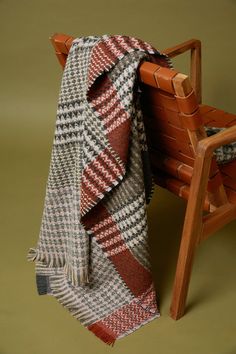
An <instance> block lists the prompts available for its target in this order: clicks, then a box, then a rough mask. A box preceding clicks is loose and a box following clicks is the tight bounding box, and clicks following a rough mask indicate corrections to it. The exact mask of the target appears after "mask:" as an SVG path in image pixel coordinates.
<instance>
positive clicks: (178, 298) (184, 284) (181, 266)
mask: <svg viewBox="0 0 236 354" xmlns="http://www.w3.org/2000/svg"><path fill="white" fill-rule="evenodd" d="M188 203H189V202H188ZM190 204H191V203H190ZM186 214H187V213H186ZM197 214H198V215H197ZM194 215H195V218H197V219H198V221H199V227H198V228H197V229H196V228H195V226H194V225H193V224H189V223H188V218H187V215H186V216H185V222H184V225H185V226H184V227H183V232H182V237H181V244H180V250H179V255H178V261H177V267H176V274H175V281H174V286H173V292H172V302H171V307H170V316H171V317H172V318H173V319H174V320H178V319H179V318H181V317H182V316H183V315H184V312H185V304H186V299H187V294H188V288H189V283H190V278H191V271H192V266H193V260H194V254H195V250H196V248H197V244H198V240H199V239H200V234H201V226H202V220H201V219H202V210H198V211H196V210H195V211H194Z"/></svg>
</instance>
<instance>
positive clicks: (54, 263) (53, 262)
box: [27, 247, 89, 286]
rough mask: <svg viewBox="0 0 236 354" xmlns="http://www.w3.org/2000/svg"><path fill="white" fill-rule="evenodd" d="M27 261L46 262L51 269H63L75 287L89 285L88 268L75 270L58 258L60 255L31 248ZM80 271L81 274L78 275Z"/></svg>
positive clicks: (64, 260)
mask: <svg viewBox="0 0 236 354" xmlns="http://www.w3.org/2000/svg"><path fill="white" fill-rule="evenodd" d="M27 260H28V261H31V262H34V261H41V262H46V263H47V265H48V266H49V267H56V268H61V267H63V269H64V273H65V274H66V275H67V277H68V279H69V281H70V282H71V284H72V285H73V286H79V285H85V284H87V283H89V275H88V270H87V269H86V268H79V269H77V268H75V267H72V265H71V264H69V263H67V262H66V259H65V258H63V257H58V255H55V256H52V255H51V254H48V253H43V252H40V251H39V250H36V249H35V248H32V247H30V249H29V251H28V254H27ZM78 271H79V274H78Z"/></svg>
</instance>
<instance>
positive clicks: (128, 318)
mask: <svg viewBox="0 0 236 354" xmlns="http://www.w3.org/2000/svg"><path fill="white" fill-rule="evenodd" d="M143 60H148V61H152V62H154V63H157V64H159V65H162V66H166V67H169V68H172V64H171V61H170V59H169V58H168V57H167V56H166V55H165V54H161V53H160V52H159V51H157V50H156V49H155V48H153V47H152V46H151V45H149V44H147V43H145V42H143V41H141V40H139V39H137V38H133V37H128V36H121V35H112V36H109V35H103V36H101V37H98V36H88V37H78V38H76V39H74V40H73V42H72V45H71V48H70V51H69V54H68V57H67V61H66V66H65V68H64V72H63V76H62V81H61V89H60V94H59V100H58V108H57V116H56V124H55V135H54V141H53V147H52V153H51V162H50V169H49V175H48V180H47V186H46V195H45V202H44V209H43V216H42V224H41V228H40V234H39V238H38V243H37V245H36V247H34V248H32V247H31V248H30V249H29V251H28V254H27V259H28V260H29V261H35V271H36V284H37V291H38V294H39V295H43V294H48V295H52V296H54V297H55V298H56V299H57V300H58V301H59V303H60V304H61V305H62V306H64V307H65V308H66V309H67V310H68V311H70V313H71V315H72V316H74V317H75V318H77V319H78V320H79V321H80V322H81V324H83V325H84V326H86V327H87V328H88V329H89V330H90V331H92V332H93V333H94V334H95V335H97V336H98V337H99V338H100V339H101V340H103V341H104V342H105V343H107V344H114V342H115V340H116V339H118V338H122V337H124V336H126V335H128V334H130V333H132V332H133V331H135V330H136V329H138V328H139V327H140V326H142V325H144V324H146V323H148V322H149V321H151V320H153V319H155V318H157V317H159V316H160V313H159V310H158V307H157V303H156V293H155V289H154V286H153V279H152V274H151V267H150V259H149V247H148V239H147V234H148V232H147V231H148V227H147V205H148V204H149V202H150V200H151V197H152V194H153V190H154V179H153V175H152V171H151V168H150V161H149V158H148V156H149V155H148V148H147V144H146V135H145V128H144V123H143V117H142V111H141V108H140V89H139V84H138V79H137V69H138V66H139V65H140V63H141V61H143ZM210 129H211V131H210V133H211V134H213V133H214V132H215V131H214V128H210ZM216 129H218V128H216ZM220 153H221V152H220ZM219 157H220V158H221V160H222V155H221V156H220V155H219Z"/></svg>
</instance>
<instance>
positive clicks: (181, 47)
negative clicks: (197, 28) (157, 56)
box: [162, 39, 202, 104]
mask: <svg viewBox="0 0 236 354" xmlns="http://www.w3.org/2000/svg"><path fill="white" fill-rule="evenodd" d="M187 50H191V65H190V80H191V84H192V86H193V89H194V91H195V94H196V96H197V100H198V103H199V104H200V103H201V102H202V79H201V73H202V68H201V66H202V65H201V41H200V40H198V39H190V40H188V41H186V42H183V43H181V44H178V45H176V46H174V47H170V48H167V49H165V50H163V51H162V52H163V53H164V54H167V55H168V56H169V57H170V58H173V57H175V56H177V55H179V54H182V53H184V52H186V51H187Z"/></svg>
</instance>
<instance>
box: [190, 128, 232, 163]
mask: <svg viewBox="0 0 236 354" xmlns="http://www.w3.org/2000/svg"><path fill="white" fill-rule="evenodd" d="M233 141H236V125H233V126H232V127H229V128H227V129H225V130H222V131H220V132H219V133H216V134H213V135H211V136H208V137H207V138H204V139H202V140H200V141H199V142H198V144H197V148H196V154H200V155H204V156H205V157H208V156H210V155H212V153H213V151H214V150H215V149H216V148H217V147H219V146H221V145H225V144H229V143H231V142H233Z"/></svg>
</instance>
